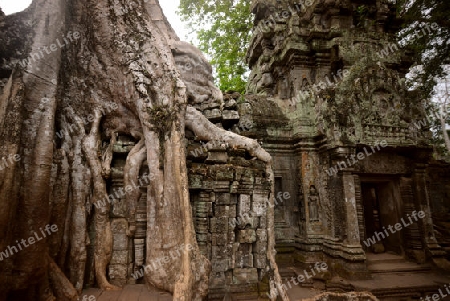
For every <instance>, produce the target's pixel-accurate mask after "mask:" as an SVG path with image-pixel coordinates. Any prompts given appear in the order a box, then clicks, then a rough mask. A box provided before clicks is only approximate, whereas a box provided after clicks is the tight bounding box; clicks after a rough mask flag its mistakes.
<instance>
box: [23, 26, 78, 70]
mask: <svg viewBox="0 0 450 301" xmlns="http://www.w3.org/2000/svg"><path fill="white" fill-rule="evenodd" d="M66 38H67V39H69V40H70V42H69V41H68V40H67V39H66ZM79 38H80V33H79V32H77V31H75V32H74V33H72V32H71V31H69V32H68V33H67V36H63V37H62V39H63V41H64V44H63V43H61V41H60V40H59V38H58V39H56V43H53V44H51V45H50V46H43V47H42V48H43V49H40V50H39V51H38V52H33V53H31V54H30V56H31V58H32V59H33V62H35V63H36V62H37V61H39V60H41V59H43V58H44V56H45V54H44V52H43V51H45V53H46V54H51V53H52V52H55V51H57V50H58V48H59V49H61V48H63V47H64V46H67V45H69V44H70V43H73V42H74V41H76V40H77V39H79ZM49 48H50V49H49ZM30 63H31V60H30V59H24V60H22V61H19V64H20V66H22V68H26V67H27V66H28V64H30Z"/></svg>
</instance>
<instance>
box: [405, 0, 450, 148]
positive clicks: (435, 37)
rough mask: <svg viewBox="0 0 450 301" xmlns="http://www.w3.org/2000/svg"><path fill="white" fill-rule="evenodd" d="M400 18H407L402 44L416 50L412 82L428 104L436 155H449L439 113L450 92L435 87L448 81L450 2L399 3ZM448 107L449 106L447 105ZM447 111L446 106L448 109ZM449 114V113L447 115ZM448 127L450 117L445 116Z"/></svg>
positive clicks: (420, 0) (419, 1)
mask: <svg viewBox="0 0 450 301" xmlns="http://www.w3.org/2000/svg"><path fill="white" fill-rule="evenodd" d="M397 4H398V11H399V12H400V17H402V18H404V24H403V30H402V31H401V33H400V36H399V38H400V40H401V41H405V42H406V43H407V44H408V47H409V48H410V49H412V50H413V53H414V57H413V59H414V61H415V62H416V65H417V68H415V69H414V74H413V77H412V79H411V80H410V84H411V86H412V87H414V88H418V89H419V90H420V92H421V94H422V96H423V97H424V99H428V100H430V99H432V98H433V99H434V101H433V102H427V113H428V114H429V115H430V116H432V117H431V124H430V127H431V130H432V133H433V135H432V139H431V143H432V145H434V148H435V151H436V154H438V155H448V153H449V152H450V149H446V147H445V144H444V132H443V129H442V126H441V124H440V122H439V118H438V117H437V116H439V113H438V112H439V111H440V107H441V106H442V104H445V102H446V101H443V99H446V100H447V99H448V97H449V96H450V95H449V93H448V92H449V91H448V90H447V91H445V92H443V91H439V90H438V89H436V85H437V84H438V83H441V85H442V82H443V81H448V79H446V77H447V75H448V70H449V68H447V67H446V65H449V64H450V19H449V18H448V12H449V11H450V1H447V0H445V1H443V0H397ZM447 105H448V103H447ZM445 107H446V108H447V106H445ZM445 113H447V114H448V110H447V112H445ZM446 116H447V117H446V122H447V124H449V121H450V118H449V117H450V115H446Z"/></svg>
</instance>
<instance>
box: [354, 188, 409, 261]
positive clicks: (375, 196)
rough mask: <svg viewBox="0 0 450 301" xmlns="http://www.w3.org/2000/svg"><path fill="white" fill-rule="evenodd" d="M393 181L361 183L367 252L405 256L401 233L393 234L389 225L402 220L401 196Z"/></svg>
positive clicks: (364, 242) (362, 243) (363, 243)
mask: <svg viewBox="0 0 450 301" xmlns="http://www.w3.org/2000/svg"><path fill="white" fill-rule="evenodd" d="M396 191H398V189H396V185H395V182H394V181H391V180H377V181H373V180H372V181H364V182H361V197H362V205H363V214H364V241H363V242H361V245H362V247H363V248H364V250H365V251H366V252H370V253H375V254H379V253H386V252H389V253H395V254H398V255H402V253H403V252H402V246H401V237H400V232H395V233H392V232H391V231H389V230H388V229H389V226H394V225H395V224H396V223H398V222H399V221H400V218H401V216H400V213H399V210H398V208H399V196H398V194H397V193H396Z"/></svg>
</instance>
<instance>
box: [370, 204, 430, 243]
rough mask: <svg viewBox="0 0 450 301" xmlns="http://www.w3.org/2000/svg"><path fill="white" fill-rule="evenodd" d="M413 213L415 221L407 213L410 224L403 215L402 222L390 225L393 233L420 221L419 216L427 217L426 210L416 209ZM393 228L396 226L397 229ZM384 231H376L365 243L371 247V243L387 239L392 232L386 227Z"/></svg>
mask: <svg viewBox="0 0 450 301" xmlns="http://www.w3.org/2000/svg"><path fill="white" fill-rule="evenodd" d="M411 215H412V217H413V218H414V222H413V221H412V219H411V216H410V215H409V214H407V216H408V220H409V224H408V223H406V222H405V220H404V219H403V217H402V218H401V219H400V221H401V222H402V223H401V224H400V223H396V224H395V225H394V226H392V225H389V226H388V229H389V231H391V233H392V234H394V233H395V232H397V231H400V230H402V229H403V227H405V228H406V227H409V226H411V225H412V224H413V223H415V222H417V221H418V218H417V217H419V218H421V219H422V218H424V217H425V212H423V211H419V212H417V211H415V210H414V211H413V212H412V213H411ZM402 224H403V226H402ZM393 228H395V230H394V229H393ZM383 232H384V233H383ZM383 232H375V234H374V235H373V236H372V237H369V238H367V240H364V241H363V243H364V244H365V245H366V247H370V246H371V245H374V244H376V243H377V242H378V241H381V240H382V239H385V238H386V237H389V235H390V234H389V232H388V230H387V229H386V227H383ZM385 234H386V235H385Z"/></svg>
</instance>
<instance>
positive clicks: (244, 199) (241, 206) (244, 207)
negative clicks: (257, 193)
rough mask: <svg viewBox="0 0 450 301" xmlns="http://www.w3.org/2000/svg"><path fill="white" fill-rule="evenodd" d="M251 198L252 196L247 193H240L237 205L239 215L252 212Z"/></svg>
mask: <svg viewBox="0 0 450 301" xmlns="http://www.w3.org/2000/svg"><path fill="white" fill-rule="evenodd" d="M250 205H251V200H250V196H249V195H247V194H241V195H239V199H238V206H237V215H238V216H244V214H248V213H249V212H250Z"/></svg>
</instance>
